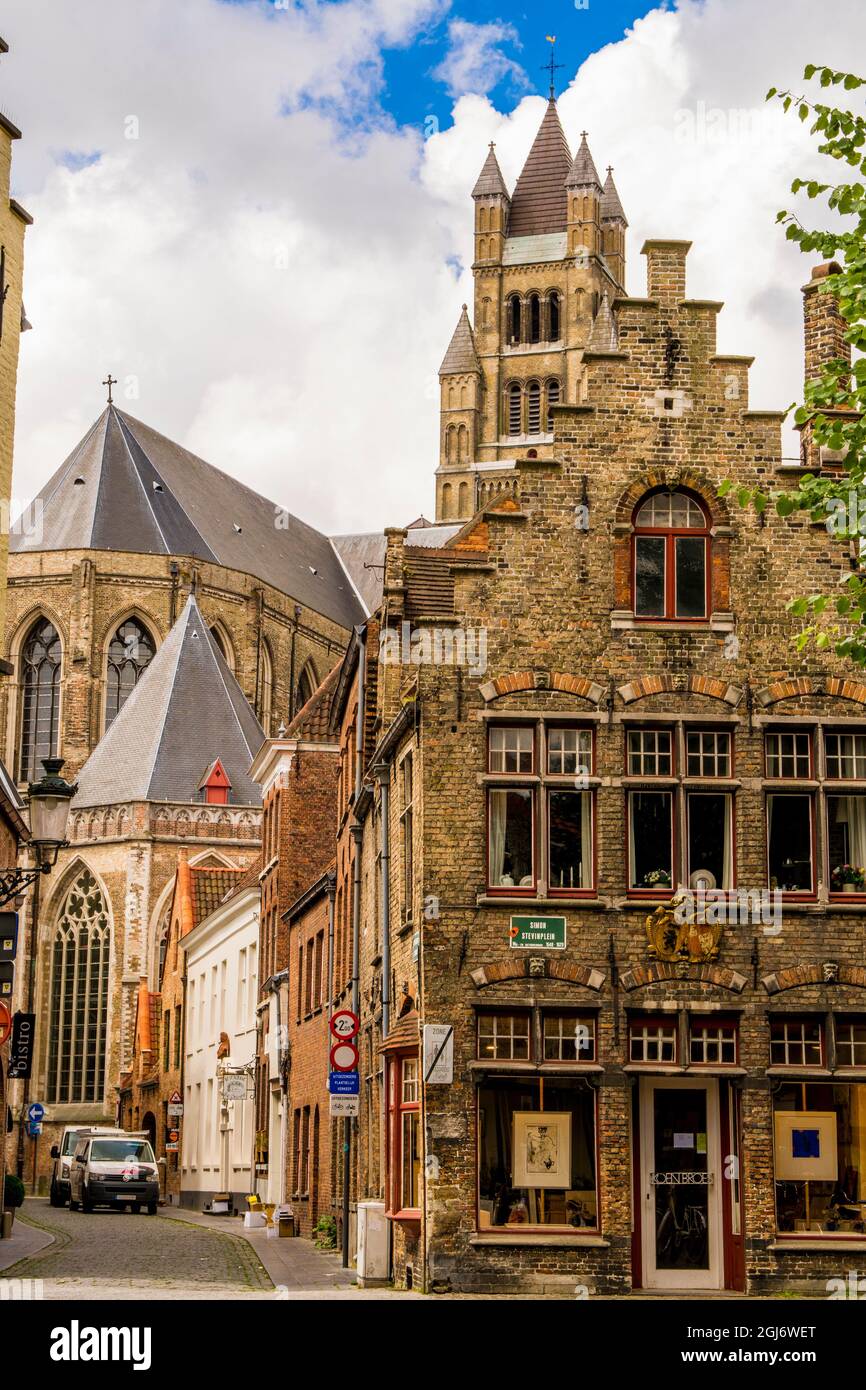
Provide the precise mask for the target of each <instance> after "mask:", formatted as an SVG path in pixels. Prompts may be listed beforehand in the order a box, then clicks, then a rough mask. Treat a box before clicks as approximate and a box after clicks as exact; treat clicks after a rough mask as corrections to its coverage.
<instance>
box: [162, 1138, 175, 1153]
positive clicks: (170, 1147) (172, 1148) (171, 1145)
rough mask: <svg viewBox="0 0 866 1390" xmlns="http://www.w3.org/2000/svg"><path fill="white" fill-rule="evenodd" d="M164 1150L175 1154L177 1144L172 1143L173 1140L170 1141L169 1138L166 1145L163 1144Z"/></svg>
mask: <svg viewBox="0 0 866 1390" xmlns="http://www.w3.org/2000/svg"><path fill="white" fill-rule="evenodd" d="M165 1151H166V1153H167V1154H176V1153H177V1144H176V1143H174V1142H172V1141H171V1140H169V1142H168V1143H167V1144H166V1146H165Z"/></svg>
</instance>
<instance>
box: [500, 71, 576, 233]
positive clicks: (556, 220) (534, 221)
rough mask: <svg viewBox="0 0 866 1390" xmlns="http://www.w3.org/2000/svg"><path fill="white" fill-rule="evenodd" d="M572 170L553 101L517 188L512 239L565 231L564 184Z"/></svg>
mask: <svg viewBox="0 0 866 1390" xmlns="http://www.w3.org/2000/svg"><path fill="white" fill-rule="evenodd" d="M570 169H571V150H570V149H569V148H568V141H567V140H566V138H565V132H564V131H563V129H562V126H561V124H560V121H559V112H558V111H557V109H556V102H555V101H554V100H553V99H552V98H551V100H550V101H549V102H548V103H547V110H546V111H545V113H544V120H543V121H542V122H541V126H540V127H539V131H538V134H537V135H536V137H535V140H534V141H533V144H532V149H531V150H530V151H529V155H528V157H527V160H526V163H525V164H524V166H523V171H522V173H521V175H520V178H519V179H518V180H517V183H516V185H515V188H514V197H513V198H512V200H511V216H510V218H509V221H508V235H509V237H521V236H538V235H540V234H541V233H543V232H564V231H565V227H566V218H567V204H566V196H565V181H566V179H567V178H568V174H569V170H570Z"/></svg>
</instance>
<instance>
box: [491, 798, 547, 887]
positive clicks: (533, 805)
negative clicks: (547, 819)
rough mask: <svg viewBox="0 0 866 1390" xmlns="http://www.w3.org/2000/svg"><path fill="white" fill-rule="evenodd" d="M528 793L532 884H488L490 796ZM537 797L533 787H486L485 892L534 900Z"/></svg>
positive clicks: (536, 869) (536, 864) (536, 857)
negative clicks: (503, 793)
mask: <svg viewBox="0 0 866 1390" xmlns="http://www.w3.org/2000/svg"><path fill="white" fill-rule="evenodd" d="M510 791H515V792H529V806H530V811H531V813H532V828H531V830H530V846H531V849H532V883H527V884H524V885H523V887H522V888H521V887H520V885H519V884H516V883H515V884H508V883H506V884H498V885H496V886H494V885H493V884H492V883H491V882H490V794H491V792H500V793H501V792H510ZM536 801H537V797H536V794H535V787H534V786H521V785H520V784H519V783H517V784H512V783H510V782H505V781H503V782H501V783H499V782H491V783H489V784H488V786H487V790H486V793H485V798H484V879H485V883H486V886H487V892H488V893H490V894H497V895H498V896H500V897H509V898H514V897H520V898H534V897H535V896H536V895H537V893H538V822H537V815H538V812H537V806H536Z"/></svg>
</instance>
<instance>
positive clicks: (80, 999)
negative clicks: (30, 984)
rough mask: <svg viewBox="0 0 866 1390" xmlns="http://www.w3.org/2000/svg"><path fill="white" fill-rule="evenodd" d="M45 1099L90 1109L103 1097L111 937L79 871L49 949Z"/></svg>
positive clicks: (97, 895) (94, 887)
mask: <svg viewBox="0 0 866 1390" xmlns="http://www.w3.org/2000/svg"><path fill="white" fill-rule="evenodd" d="M50 950H51V955H50V962H51V979H50V985H49V1010H48V1018H49V1028H48V1066H47V1073H46V1097H47V1099H48V1100H49V1101H50V1102H52V1103H53V1104H56V1105H63V1104H69V1103H89V1104H92V1103H95V1102H97V1101H101V1100H102V1098H103V1094H104V1091H105V1047H106V1019H107V1014H108V984H109V957H110V951H111V931H110V927H109V921H108V909H107V907H106V903H105V899H104V897H103V895H102V891H101V889H100V887H99V885H98V883H97V882H96V879H95V878H94V877H93V875H92V873H91V872H90V870H89V869H86V868H83V869H82V870H81V871H80V873H79V874H78V876H77V877H76V878H75V880H74V881H73V883H72V886H71V887H70V888H69V891H68V892H67V894H66V897H65V898H64V900H63V905H62V907H61V910H60V916H59V918H58V921H57V925H56V927H55V928H54V934H53V940H52V943H51V948H50Z"/></svg>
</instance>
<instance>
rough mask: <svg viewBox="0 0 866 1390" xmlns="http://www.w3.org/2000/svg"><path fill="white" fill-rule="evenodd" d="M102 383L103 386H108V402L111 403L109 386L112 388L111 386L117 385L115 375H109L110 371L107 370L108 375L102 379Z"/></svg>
mask: <svg viewBox="0 0 866 1390" xmlns="http://www.w3.org/2000/svg"><path fill="white" fill-rule="evenodd" d="M102 384H103V386H107V387H108V404H109V405H111V404H112V400H111V388H112V386H116V385H117V377H116V376H112V375H111V372H109V373H108V376H107V377H106V378H105V380H104V381H103V383H102Z"/></svg>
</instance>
